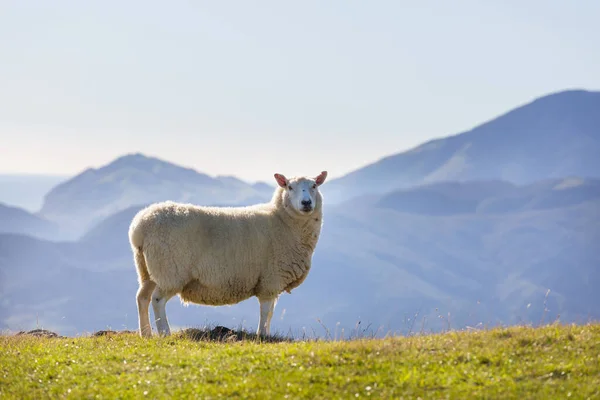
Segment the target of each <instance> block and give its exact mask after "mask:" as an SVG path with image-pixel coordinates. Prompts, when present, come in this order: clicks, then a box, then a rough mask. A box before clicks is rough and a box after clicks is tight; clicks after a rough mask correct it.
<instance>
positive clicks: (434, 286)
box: [0, 179, 600, 334]
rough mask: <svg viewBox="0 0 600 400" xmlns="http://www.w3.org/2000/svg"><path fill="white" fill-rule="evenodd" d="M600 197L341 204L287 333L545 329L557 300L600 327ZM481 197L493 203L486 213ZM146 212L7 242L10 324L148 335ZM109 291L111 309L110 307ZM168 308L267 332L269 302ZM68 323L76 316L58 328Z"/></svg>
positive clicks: (474, 189) (433, 188)
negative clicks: (140, 271)
mask: <svg viewBox="0 0 600 400" xmlns="http://www.w3.org/2000/svg"><path fill="white" fill-rule="evenodd" d="M484 188H485V190H483V189H484ZM578 188H585V190H583V189H578ZM599 188H600V185H599V184H598V182H597V181H589V182H588V181H581V180H573V179H569V180H561V181H556V180H551V181H547V182H544V183H542V184H536V185H526V186H514V185H510V184H506V183H503V182H471V183H461V184H460V185H458V187H457V188H455V187H453V185H449V184H446V183H442V184H435V185H429V186H427V187H426V188H425V189H427V190H426V191H423V188H414V189H411V191H401V192H400V193H402V196H400V197H396V195H397V193H391V194H389V195H383V196H379V197H376V198H373V199H372V201H371V202H370V203H362V202H358V203H357V204H355V203H346V204H341V205H338V206H327V208H326V210H325V216H324V226H323V231H322V236H321V239H320V241H319V243H318V245H317V250H316V253H315V256H314V259H313V267H312V269H311V273H310V275H309V277H308V279H307V280H306V282H305V283H304V284H303V285H301V286H300V287H299V288H297V289H296V290H294V291H293V293H292V295H287V294H284V295H282V296H281V298H280V300H279V303H278V306H277V307H278V308H277V311H276V318H274V319H273V320H274V327H275V329H280V330H284V331H287V329H289V328H290V327H291V328H292V329H294V330H300V329H302V327H306V328H307V329H309V331H310V330H311V329H313V328H314V329H316V330H318V331H319V333H322V328H321V327H320V324H319V323H318V322H317V319H319V320H320V321H322V322H323V323H324V324H325V325H326V326H327V327H329V329H334V327H338V328H339V329H342V328H344V329H345V331H346V332H349V331H351V330H352V329H355V328H356V324H357V322H359V321H361V323H362V325H361V326H363V327H365V326H367V325H368V324H373V325H372V328H373V331H376V330H377V329H378V328H379V327H380V326H383V328H382V329H384V331H383V332H382V333H385V332H387V331H388V330H403V329H406V328H407V322H406V318H407V317H410V318H412V316H413V315H414V314H415V313H417V312H418V313H419V317H420V318H423V317H426V321H428V322H426V329H433V330H439V329H441V328H445V327H446V325H445V324H446V322H445V321H444V320H442V319H440V318H439V315H442V316H446V315H447V314H448V313H450V314H451V316H452V317H451V319H452V326H453V327H464V326H465V325H471V326H474V325H477V324H478V323H480V322H481V323H484V324H496V323H499V322H501V323H505V324H510V323H517V322H519V321H520V319H523V320H526V321H536V322H537V321H539V318H540V317H541V315H542V314H543V309H544V296H545V295H546V292H547V290H548V289H550V290H551V293H550V295H549V296H548V301H547V306H548V308H549V310H550V311H549V312H548V313H547V315H546V318H547V319H549V320H551V319H554V318H556V316H557V315H558V314H560V316H561V320H562V321H584V320H586V319H587V318H588V317H592V318H596V319H597V318H600V311H599V310H598V307H596V305H597V304H599V303H600V297H599V296H600V292H598V290H597V287H598V285H599V284H600V270H598V268H597V265H598V263H600V251H599V250H597V249H598V247H597V243H599V242H600V212H598V211H599V210H600V190H598V189H599ZM411 193H412V194H411ZM436 193H442V194H444V193H446V195H455V194H462V195H464V197H463V198H462V200H461V197H460V196H455V197H454V199H455V200H454V202H453V203H450V204H449V206H448V210H441V211H440V209H439V203H437V202H435V201H433V202H432V203H431V204H433V205H434V207H433V209H431V210H429V209H427V208H426V207H424V208H422V209H418V210H417V209H415V208H414V203H409V204H408V205H407V204H405V203H404V202H405V201H406V199H411V200H414V199H417V200H419V199H420V200H419V201H420V202H424V203H425V206H427V204H428V203H427V201H426V200H427V198H428V197H429V196H431V195H435V194H436ZM478 193H486V196H483V198H481V199H479V203H478V204H474V205H473V204H472V200H473V198H476V196H475V195H477V194H478ZM557 194H558V196H559V197H558V200H559V201H556V198H555V197H553V196H555V195H557ZM507 195H510V196H512V198H516V199H519V201H518V202H515V203H511V206H510V207H506V208H505V209H501V210H500V211H498V210H497V209H492V210H491V211H489V210H483V209H482V207H483V205H484V204H487V203H486V202H489V201H491V200H494V199H502V196H507ZM540 199H542V200H543V201H541V200H540ZM567 200H568V201H567ZM461 201H464V202H465V204H467V205H468V207H463V206H460V202H461ZM498 201H499V202H500V203H506V202H505V201H501V200H498ZM349 205H351V206H352V207H349ZM457 205H458V206H457ZM137 209H138V207H131V208H129V209H126V210H124V211H121V212H119V213H117V214H115V215H113V216H111V217H109V218H106V219H105V220H104V221H103V222H102V223H100V224H98V225H97V226H96V227H95V228H93V229H91V230H90V231H89V232H88V233H87V234H86V235H85V236H84V237H83V239H82V240H80V241H78V242H76V243H49V242H45V241H41V240H35V239H31V238H27V237H23V236H16V235H0V254H2V256H3V257H0V275H3V276H4V277H5V284H4V287H3V288H2V289H1V290H2V291H3V294H2V299H3V301H4V303H5V304H6V305H7V306H6V308H5V310H3V312H4V313H8V314H7V315H6V316H5V320H4V324H5V325H8V326H9V327H10V328H11V329H26V328H28V327H31V326H35V325H32V324H34V323H35V320H36V319H35V318H34V316H38V315H39V319H40V321H43V322H44V323H45V324H48V326H50V325H49V324H52V323H54V324H58V325H61V326H62V328H61V329H64V330H62V331H61V333H69V334H71V333H76V332H82V331H85V330H95V329H103V328H105V327H106V326H108V325H110V326H114V327H117V326H127V327H130V328H131V327H135V326H136V309H135V300H134V299H135V291H136V289H137V280H136V275H135V268H134V264H133V258H132V255H131V250H130V249H129V245H128V243H127V228H128V225H129V223H130V221H131V218H132V217H133V215H134V214H135V212H136V211H137ZM53 288H60V290H54V289H53ZM106 293H110V296H108V297H109V298H108V299H107V302H99V301H98V298H99V297H102V296H103V294H106ZM528 305H530V306H528ZM168 309H169V316H170V320H171V322H172V323H173V324H174V326H197V325H201V324H203V323H206V322H210V323H213V324H222V325H226V326H230V327H237V326H239V324H241V323H242V322H243V324H244V326H246V327H252V329H254V327H255V324H256V323H257V318H258V311H257V303H256V300H255V299H250V300H247V301H245V302H243V303H242V304H239V305H235V306H232V307H205V306H199V307H189V308H185V307H182V306H181V305H180V304H179V302H178V301H177V300H173V301H171V302H169V306H168ZM83 314H85V315H83ZM57 316H61V318H62V317H66V318H65V320H62V319H61V320H59V321H58V322H56V319H57ZM36 318H37V317H36ZM0 323H1V322H0ZM338 323H339V326H338V325H337V324H338Z"/></svg>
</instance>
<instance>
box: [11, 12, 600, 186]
mask: <svg viewBox="0 0 600 400" xmlns="http://www.w3.org/2000/svg"><path fill="white" fill-rule="evenodd" d="M139 4H143V6H140V5H139ZM139 4H137V3H135V2H133V3H126V4H121V3H117V2H113V3H111V2H110V1H109V2H108V3H106V2H103V3H78V2H65V3H55V4H44V5H41V6H37V5H36V6H35V7H33V6H30V5H29V4H28V3H26V2H16V1H14V2H8V3H7V4H6V5H5V7H4V8H3V13H2V15H0V33H2V35H1V36H0V37H4V38H10V40H6V39H5V40H0V51H2V54H4V55H5V58H6V59H7V60H10V61H11V62H10V63H8V62H7V63H2V64H1V65H0V87H3V91H2V92H1V93H0V138H1V142H2V149H1V150H2V157H0V174H10V175H15V174H28V175H31V174H33V175H39V174H42V175H59V176H74V175H76V174H78V173H79V172H81V171H84V170H85V169H87V168H98V167H101V166H102V165H106V164H108V163H110V162H111V161H112V160H114V159H116V158H118V157H119V156H122V155H124V154H130V153H136V152H140V153H143V154H145V155H148V156H153V157H157V158H160V159H163V160H165V161H168V162H172V163H174V164H177V165H181V166H184V167H189V168H193V169H195V170H196V171H199V172H202V173H205V174H208V175H210V176H222V175H225V176H236V177H238V178H240V179H242V180H244V181H247V182H254V181H264V180H268V179H269V177H270V176H271V175H272V174H273V170H277V171H279V172H281V173H285V174H286V175H303V174H307V173H308V174H310V173H313V171H317V172H318V171H321V170H323V169H327V170H328V171H329V173H330V176H331V178H336V177H340V176H342V175H344V174H347V173H348V172H350V171H353V170H355V169H358V168H361V167H363V166H365V165H367V164H369V163H372V162H375V161H377V160H379V159H381V158H383V157H386V156H389V155H392V154H396V153H399V152H402V151H406V150H409V149H411V148H414V147H415V146H417V145H419V144H422V143H424V142H427V141H429V140H432V139H436V138H441V137H446V136H449V135H455V134H457V133H460V132H464V131H466V130H469V129H471V128H473V127H475V126H477V125H479V124H481V123H484V122H487V121H489V120H491V119H494V118H496V117H498V116H500V115H502V114H503V113H505V112H508V111H510V110H511V109H513V108H516V107H519V106H522V105H524V104H527V103H529V102H531V101H533V100H535V99H537V98H539V97H543V96H546V95H550V94H553V93H557V92H561V91H565V90H577V89H581V90H589V91H597V90H600V72H598V71H600V54H598V52H597V51H595V48H596V43H595V41H594V40H593V37H597V36H598V35H600V27H599V26H598V24H597V23H596V16H597V15H600V3H597V2H594V1H592V0H587V1H581V2H577V3H572V4H571V3H569V4H564V3H548V2H544V1H542V0H536V1H534V2H533V3H527V4H526V5H523V4H521V3H519V2H516V1H509V2H503V3H502V4H488V3H485V4H484V3H481V2H477V1H474V0H469V1H465V2H461V3H458V4H435V6H432V4H431V3H419V4H416V5H415V4H411V3H408V2H402V3H399V2H392V1H382V2H379V3H377V4H369V5H365V4H363V3H360V2H344V3H336V4H325V3H320V2H308V3H304V4H303V6H302V7H299V6H297V5H293V4H282V3H277V2H269V3H267V4H261V5H249V4H246V3H243V2H238V3H236V7H230V6H228V5H224V4H220V3H209V4H184V3H173V4H170V5H169V7H163V6H161V5H158V4H148V3H139ZM111 5H112V6H113V7H111ZM116 7H118V10H119V12H118V13H115V12H113V10H114V9H115V8H116ZM506 27H510V29H507V28H506ZM296 154H298V155H299V157H301V158H302V159H303V163H304V164H303V165H301V163H299V162H298V160H297V159H295V158H294V155H296ZM307 155H308V157H307ZM307 159H308V162H307V161H306V160H307Z"/></svg>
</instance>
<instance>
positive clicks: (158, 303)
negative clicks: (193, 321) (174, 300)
mask: <svg viewBox="0 0 600 400" xmlns="http://www.w3.org/2000/svg"><path fill="white" fill-rule="evenodd" d="M171 297H173V295H171V294H168V293H165V291H164V290H162V289H161V288H160V287H156V289H154V292H153V293H152V308H153V309H154V321H155V323H156V330H157V331H158V334H159V335H162V336H168V335H170V334H171V329H170V328H169V321H168V320H167V310H166V305H167V301H169V299H170V298H171Z"/></svg>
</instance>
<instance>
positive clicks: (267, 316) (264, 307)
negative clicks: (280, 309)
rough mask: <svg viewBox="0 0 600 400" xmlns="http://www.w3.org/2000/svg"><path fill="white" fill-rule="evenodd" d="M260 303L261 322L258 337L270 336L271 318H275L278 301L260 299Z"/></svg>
mask: <svg viewBox="0 0 600 400" xmlns="http://www.w3.org/2000/svg"><path fill="white" fill-rule="evenodd" d="M258 301H259V302H260V320H259V322H258V330H257V332H256V334H257V335H258V336H262V335H269V334H270V332H271V318H272V317H273V310H274V309H275V303H277V299H269V300H264V299H258Z"/></svg>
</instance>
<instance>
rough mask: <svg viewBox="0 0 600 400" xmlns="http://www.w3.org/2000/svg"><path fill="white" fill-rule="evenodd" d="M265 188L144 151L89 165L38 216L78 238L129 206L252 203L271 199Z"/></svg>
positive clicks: (58, 189) (58, 190)
mask: <svg viewBox="0 0 600 400" xmlns="http://www.w3.org/2000/svg"><path fill="white" fill-rule="evenodd" d="M271 195H272V189H270V190H268V191H267V190H265V188H263V187H260V186H259V187H256V186H253V185H251V184H249V183H246V182H243V181H241V180H239V179H237V178H234V177H216V178H213V177H210V176H208V175H206V174H202V173H199V172H197V171H195V170H193V169H190V168H183V167H180V166H177V165H174V164H171V163H169V162H166V161H163V160H159V159H157V158H152V157H146V156H144V155H142V154H131V155H126V156H123V157H120V158H118V159H116V160H115V161H113V162H111V163H110V164H108V165H106V166H104V167H101V168H98V169H88V170H86V171H84V172H83V173H81V174H79V175H77V176H75V177H73V178H72V179H69V180H68V181H66V182H64V183H62V184H60V185H58V186H56V187H55V188H53V189H52V190H51V191H50V192H49V193H48V194H47V195H46V197H45V199H44V204H43V206H42V209H41V211H40V215H41V216H43V217H44V218H46V219H49V220H51V221H55V222H56V223H58V224H59V225H60V226H61V227H64V228H65V230H68V231H69V232H70V233H71V234H70V236H69V238H74V237H78V236H79V235H81V234H82V233H83V232H85V231H86V230H87V229H88V228H90V227H91V226H93V225H94V224H95V223H97V222H99V221H101V220H102V219H103V218H105V217H107V216H109V215H111V214H114V213H116V212H118V211H121V210H124V209H127V208H128V207H131V206H135V205H139V204H149V203H153V202H157V201H163V200H173V201H181V202H192V203H196V204H205V205H207V204H215V203H219V204H242V203H244V204H250V203H255V202H259V201H264V200H267V199H270V197H271Z"/></svg>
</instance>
